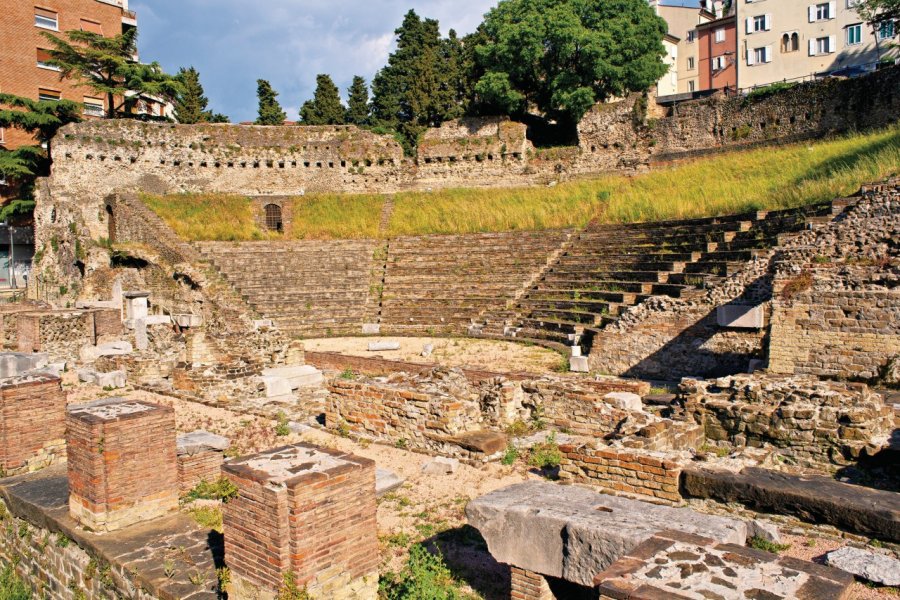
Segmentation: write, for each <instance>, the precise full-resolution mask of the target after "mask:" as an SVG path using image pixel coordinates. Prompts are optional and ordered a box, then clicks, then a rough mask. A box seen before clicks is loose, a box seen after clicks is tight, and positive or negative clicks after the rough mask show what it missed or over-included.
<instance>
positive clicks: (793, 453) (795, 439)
mask: <svg viewBox="0 0 900 600" xmlns="http://www.w3.org/2000/svg"><path fill="white" fill-rule="evenodd" d="M680 396H681V398H682V399H683V401H684V403H685V410H686V412H687V414H688V415H689V416H690V417H691V418H693V420H694V421H695V422H697V423H699V424H701V425H703V427H704V429H705V435H706V437H707V438H708V439H710V440H712V441H725V442H729V443H731V444H734V445H735V446H737V447H744V446H754V447H759V446H763V445H769V446H773V447H775V448H777V449H778V452H779V453H781V454H782V455H784V456H788V457H791V458H792V459H794V460H795V461H799V462H806V463H819V464H821V463H837V464H843V463H845V462H846V461H850V460H855V459H858V458H859V457H860V456H861V455H864V454H866V453H870V454H874V453H875V452H877V451H878V450H879V449H880V448H881V446H882V445H884V444H886V443H887V439H888V437H889V435H890V433H891V431H892V430H893V425H894V423H893V420H894V419H893V410H892V409H891V408H890V407H887V406H885V404H884V400H883V398H882V397H881V395H880V394H877V393H875V392H874V391H872V390H871V389H870V388H869V387H868V386H866V385H865V384H862V383H836V382H827V381H819V380H817V379H815V378H813V377H784V376H777V375H765V376H759V375H736V376H733V377H724V378H721V379H715V380H698V379H689V378H688V379H685V380H684V381H682V384H681V388H680Z"/></svg>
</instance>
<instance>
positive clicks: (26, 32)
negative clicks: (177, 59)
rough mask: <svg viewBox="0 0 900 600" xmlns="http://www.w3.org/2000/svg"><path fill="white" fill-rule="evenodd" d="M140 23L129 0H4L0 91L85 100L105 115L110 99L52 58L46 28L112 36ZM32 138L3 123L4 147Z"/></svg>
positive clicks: (95, 113)
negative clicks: (66, 75)
mask: <svg viewBox="0 0 900 600" xmlns="http://www.w3.org/2000/svg"><path fill="white" fill-rule="evenodd" d="M133 27H137V16H136V15H135V13H134V12H132V11H130V10H128V0H0V57H2V60H0V92H4V93H8V94H15V95H16V96H22V97H26V98H32V99H34V100H60V99H65V100H72V101H75V102H79V103H83V104H84V114H85V116H86V117H87V118H92V117H103V115H104V114H105V110H106V108H107V106H106V99H105V98H103V97H102V96H100V95H98V94H96V93H95V92H94V91H93V90H91V89H89V88H84V87H80V86H78V85H77V84H76V83H75V82H74V81H72V80H67V79H62V78H61V77H60V74H59V70H58V69H56V68H55V67H53V66H51V65H49V64H47V62H46V61H47V60H48V59H49V54H48V52H47V50H48V49H49V48H50V47H51V44H50V42H49V41H48V40H47V39H46V38H45V37H44V36H43V35H41V34H42V33H44V32H51V33H54V34H56V33H63V32H66V31H71V30H77V29H80V30H83V31H92V32H95V33H100V34H102V35H106V36H113V35H118V34H120V33H122V32H123V31H124V30H126V29H128V28H133ZM30 143H33V139H32V138H31V137H30V136H28V135H27V134H25V133H22V132H21V131H18V130H6V131H4V130H2V129H0V148H7V149H13V148H16V147H18V146H22V145H25V144H30Z"/></svg>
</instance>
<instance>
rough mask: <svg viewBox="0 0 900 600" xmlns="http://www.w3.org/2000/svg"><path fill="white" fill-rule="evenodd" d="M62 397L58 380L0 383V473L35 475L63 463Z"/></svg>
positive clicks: (53, 378)
mask: <svg viewBox="0 0 900 600" xmlns="http://www.w3.org/2000/svg"><path fill="white" fill-rule="evenodd" d="M65 438H66V394H65V393H64V392H63V390H62V382H61V381H60V379H59V378H58V377H49V376H36V377H28V376H26V377H19V378H14V379H6V380H3V381H2V382H0V471H2V473H3V476H10V475H16V474H18V473H26V472H29V471H36V470H38V469H42V468H44V467H48V466H50V465H52V464H56V463H58V462H61V461H63V460H65V456H66V439H65Z"/></svg>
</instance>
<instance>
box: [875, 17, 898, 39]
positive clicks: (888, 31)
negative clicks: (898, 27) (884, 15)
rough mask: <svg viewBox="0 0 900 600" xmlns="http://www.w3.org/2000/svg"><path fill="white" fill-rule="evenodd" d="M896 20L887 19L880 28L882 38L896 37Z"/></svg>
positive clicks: (879, 35)
mask: <svg viewBox="0 0 900 600" xmlns="http://www.w3.org/2000/svg"><path fill="white" fill-rule="evenodd" d="M894 35H895V31H894V22H893V21H885V22H884V23H882V24H881V26H880V27H879V28H878V37H879V39H882V40H887V39H890V38H892V37H894Z"/></svg>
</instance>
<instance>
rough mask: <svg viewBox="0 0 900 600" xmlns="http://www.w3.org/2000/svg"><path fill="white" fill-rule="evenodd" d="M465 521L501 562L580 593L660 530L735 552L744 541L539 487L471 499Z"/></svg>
mask: <svg viewBox="0 0 900 600" xmlns="http://www.w3.org/2000/svg"><path fill="white" fill-rule="evenodd" d="M466 516H467V517H468V520H469V523H470V524H471V525H472V526H473V527H475V528H476V529H478V530H479V531H480V532H481V535H482V536H483V537H484V539H485V541H486V542H487V545H488V549H489V550H490V552H491V554H492V555H493V556H494V558H495V559H496V560H497V561H498V562H501V563H506V564H508V565H512V566H515V567H518V568H521V569H526V570H528V571H532V572H534V573H539V574H541V575H544V576H550V577H556V578H561V579H565V580H566V581H570V582H572V583H577V584H579V585H584V586H593V582H594V576H595V575H597V573H600V572H601V571H603V570H604V569H606V568H608V567H609V566H610V565H611V564H613V563H614V562H615V561H617V560H618V559H619V558H621V557H623V556H625V555H626V554H627V553H628V552H630V551H632V550H633V549H634V548H636V547H637V546H638V545H639V544H642V543H643V542H646V541H647V540H649V539H650V538H652V537H653V536H654V535H655V534H656V533H657V532H658V531H661V530H665V529H673V530H678V531H682V532H686V533H690V534H695V535H702V536H704V537H708V538H710V539H712V540H714V541H715V542H721V543H733V544H742V543H743V542H744V540H745V539H746V537H747V526H746V524H745V523H744V522H742V521H738V520H735V519H728V518H725V517H717V516H711V515H701V514H699V513H696V512H694V511H692V510H689V509H686V508H671V507H667V506H658V505H655V504H649V503H646V502H640V501H637V500H629V499H626V498H621V497H616V496H609V495H604V494H598V493H596V492H593V491H591V490H587V489H584V488H580V487H574V486H561V485H556V484H552V483H545V482H537V481H531V482H526V483H520V484H516V485H512V486H509V487H506V488H503V489H501V490H497V491H495V492H492V493H490V494H487V495H485V496H481V497H480V498H476V499H475V500H473V501H471V502H469V504H468V505H467V506H466Z"/></svg>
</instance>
